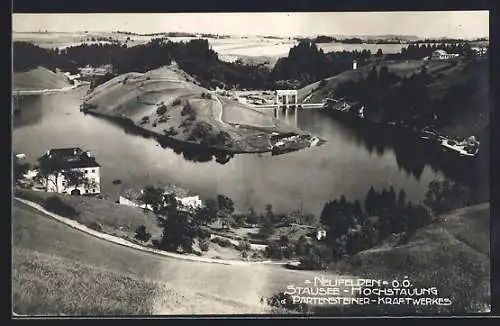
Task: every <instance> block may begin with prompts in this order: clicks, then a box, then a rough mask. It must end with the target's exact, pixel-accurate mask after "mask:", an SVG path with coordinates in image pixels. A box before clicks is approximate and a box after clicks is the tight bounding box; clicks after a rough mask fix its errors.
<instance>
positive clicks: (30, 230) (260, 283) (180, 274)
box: [12, 198, 340, 314]
mask: <svg viewBox="0 0 500 326" xmlns="http://www.w3.org/2000/svg"><path fill="white" fill-rule="evenodd" d="M29 210H32V212H29ZM37 212H38V213H37ZM12 223H13V230H14V235H15V236H14V242H13V244H14V245H13V248H14V249H16V250H19V249H21V250H35V251H37V252H40V253H44V254H45V253H46V254H48V255H53V256H57V257H61V258H63V259H71V260H74V261H78V262H80V263H83V264H88V265H91V266H95V267H96V268H99V269H105V270H109V271H116V272H119V273H126V274H129V275H135V276H136V277H138V278H141V279H144V280H150V281H155V282H160V283H161V284H165V285H167V286H168V287H169V288H170V289H173V290H174V291H176V292H177V293H180V294H182V295H183V296H184V297H185V298H186V299H184V301H180V302H179V303H178V304H177V306H176V305H174V306H172V304H171V298H172V294H171V293H169V292H165V291H163V292H162V291H160V292H159V293H158V294H157V297H156V298H155V302H157V303H158V306H157V307H156V308H155V313H158V314H169V313H175V311H186V310H181V309H189V310H188V311H191V312H192V311H194V313H197V314H199V313H205V314H207V313H208V314H210V313H212V314H213V313H259V311H260V313H265V307H262V305H261V303H260V299H261V298H262V297H269V296H271V295H273V294H275V293H277V292H278V291H283V290H284V289H285V288H286V287H287V286H288V285H291V284H294V285H296V286H301V285H302V284H304V282H305V281H306V280H311V279H313V278H314V277H315V276H323V275H325V276H327V277H328V278H330V279H333V278H335V277H336V276H335V275H333V274H332V273H327V272H314V271H296V270H288V269H285V268H283V267H282V266H276V265H274V264H266V263H256V262H243V261H224V260H220V259H208V258H204V257H188V256H183V255H178V254H173V253H165V252H160V251H159V250H153V249H150V248H144V247H141V246H138V245H135V244H132V243H129V242H128V241H125V240H123V239H120V238H116V237H113V236H110V235H104V234H102V233H99V232H96V231H94V230H91V229H88V228H86V227H85V226H83V225H80V224H79V223H77V222H75V221H72V220H69V219H66V218H64V217H61V216H58V215H56V214H53V213H50V212H48V211H46V210H45V209H43V207H40V206H39V205H37V204H34V203H31V202H29V201H26V200H22V199H19V198H16V199H15V200H14V205H13V222H12ZM15 259H16V256H14V260H15ZM337 278H340V277H337ZM82 282H85V281H84V280H82ZM193 296H196V298H198V299H197V300H198V303H196V304H194V303H193V302H192V301H190V300H191V299H187V298H193ZM186 307H187V308H186Z"/></svg>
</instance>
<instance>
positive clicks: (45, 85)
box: [12, 67, 71, 92]
mask: <svg viewBox="0 0 500 326" xmlns="http://www.w3.org/2000/svg"><path fill="white" fill-rule="evenodd" d="M69 86H71V84H70V83H69V82H68V78H67V77H66V76H65V75H64V74H63V73H62V72H57V73H55V72H53V71H50V70H49V69H47V68H43V67H38V68H36V69H32V70H29V71H24V72H15V73H14V74H13V76H12V90H13V92H15V91H37V90H45V89H59V88H64V87H69Z"/></svg>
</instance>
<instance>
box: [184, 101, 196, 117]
mask: <svg viewBox="0 0 500 326" xmlns="http://www.w3.org/2000/svg"><path fill="white" fill-rule="evenodd" d="M190 114H195V112H194V110H193V108H192V107H191V105H190V104H189V103H186V105H184V107H183V108H182V111H181V115H182V116H185V115H190Z"/></svg>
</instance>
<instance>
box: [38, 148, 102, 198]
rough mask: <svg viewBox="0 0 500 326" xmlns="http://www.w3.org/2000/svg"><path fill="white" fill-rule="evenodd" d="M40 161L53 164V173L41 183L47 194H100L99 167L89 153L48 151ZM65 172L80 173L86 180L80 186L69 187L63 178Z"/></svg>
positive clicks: (74, 149)
mask: <svg viewBox="0 0 500 326" xmlns="http://www.w3.org/2000/svg"><path fill="white" fill-rule="evenodd" d="M41 159H45V160H48V161H52V162H53V166H54V167H55V171H57V172H54V173H52V174H50V175H48V176H47V177H46V178H44V180H42V182H43V183H44V186H45V188H46V191H47V192H59V193H68V194H72V195H86V194H89V195H90V194H99V193H100V192H101V172H100V168H101V167H100V165H99V163H97V162H96V160H95V157H94V156H92V155H91V153H90V152H85V151H82V150H81V149H80V148H78V147H76V148H56V149H50V150H48V151H47V153H45V154H44V155H43V156H42V157H41ZM66 171H82V172H83V174H84V177H85V178H86V179H87V182H85V183H84V184H82V185H77V186H75V185H70V184H68V181H67V180H66V178H65V177H64V172H66Z"/></svg>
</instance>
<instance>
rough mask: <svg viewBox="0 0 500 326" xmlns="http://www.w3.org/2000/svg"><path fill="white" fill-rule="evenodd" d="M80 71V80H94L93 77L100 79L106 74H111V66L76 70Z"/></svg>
mask: <svg viewBox="0 0 500 326" xmlns="http://www.w3.org/2000/svg"><path fill="white" fill-rule="evenodd" d="M78 70H79V71H80V74H79V75H80V77H81V78H82V79H89V78H94V77H102V76H105V75H106V74H110V73H112V72H113V66H112V65H103V66H100V67H91V66H89V65H87V66H86V67H84V68H78Z"/></svg>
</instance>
